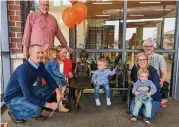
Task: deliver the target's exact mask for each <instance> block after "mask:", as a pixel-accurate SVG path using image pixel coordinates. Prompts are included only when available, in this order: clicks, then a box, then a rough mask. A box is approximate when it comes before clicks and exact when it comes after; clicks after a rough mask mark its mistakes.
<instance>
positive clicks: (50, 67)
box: [45, 60, 65, 86]
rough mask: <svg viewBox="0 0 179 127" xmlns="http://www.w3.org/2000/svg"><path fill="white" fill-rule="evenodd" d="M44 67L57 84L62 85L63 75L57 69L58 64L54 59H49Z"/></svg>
mask: <svg viewBox="0 0 179 127" xmlns="http://www.w3.org/2000/svg"><path fill="white" fill-rule="evenodd" d="M45 68H46V69H47V71H48V72H49V73H50V75H51V76H52V78H53V79H54V80H55V81H56V83H57V85H62V86H63V85H64V77H65V75H64V74H62V73H61V72H60V70H59V64H58V63H57V62H56V61H54V60H50V61H49V62H48V63H47V64H46V65H45Z"/></svg>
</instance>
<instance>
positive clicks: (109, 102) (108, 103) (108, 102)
mask: <svg viewBox="0 0 179 127" xmlns="http://www.w3.org/2000/svg"><path fill="white" fill-rule="evenodd" d="M106 101H107V105H108V106H109V105H111V100H110V98H106Z"/></svg>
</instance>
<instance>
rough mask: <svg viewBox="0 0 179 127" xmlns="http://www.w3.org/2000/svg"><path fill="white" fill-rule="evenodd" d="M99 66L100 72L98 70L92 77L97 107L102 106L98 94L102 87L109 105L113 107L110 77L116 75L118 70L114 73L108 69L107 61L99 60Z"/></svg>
mask: <svg viewBox="0 0 179 127" xmlns="http://www.w3.org/2000/svg"><path fill="white" fill-rule="evenodd" d="M97 64H98V70H96V71H95V72H94V73H93V76H92V82H93V83H94V84H95V91H94V97H95V101H96V105H97V106H100V105H101V103H100V100H99V94H98V92H99V89H100V87H101V86H102V87H103V88H104V89H105V93H106V101H107V105H111V100H110V88H109V81H108V76H109V75H110V76H112V75H114V74H116V69H114V70H113V71H111V70H109V69H106V66H107V61H106V59H99V60H97Z"/></svg>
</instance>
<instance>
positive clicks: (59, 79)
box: [44, 48, 69, 112]
mask: <svg viewBox="0 0 179 127" xmlns="http://www.w3.org/2000/svg"><path fill="white" fill-rule="evenodd" d="M57 53H58V51H57V50H56V49H55V48H49V49H47V50H46V51H45V53H44V63H46V64H45V68H46V70H47V71H48V72H49V73H50V75H51V76H52V78H53V79H54V80H55V81H56V83H57V85H58V86H59V88H60V90H61V92H62V87H65V85H66V83H65V80H66V78H65V75H64V74H62V73H61V72H60V69H59V68H60V67H59V64H58V62H56V61H55V59H56V57H57ZM62 94H63V93H62ZM61 109H63V112H68V111H69V109H67V108H65V107H64V106H63V104H62V102H60V104H59V111H61Z"/></svg>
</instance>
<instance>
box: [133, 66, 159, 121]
mask: <svg viewBox="0 0 179 127" xmlns="http://www.w3.org/2000/svg"><path fill="white" fill-rule="evenodd" d="M148 76H149V71H148V70H147V69H139V71H138V80H137V81H136V83H134V87H133V89H132V93H133V94H134V95H135V106H134V110H133V113H132V118H131V120H132V121H136V120H137V116H138V113H139V110H140V108H141V106H142V105H143V104H144V105H145V107H146V113H145V122H146V123H149V124H150V119H151V110H152V104H151V101H152V98H151V95H153V94H155V93H156V91H157V89H156V86H155V85H154V83H153V82H152V81H151V80H148ZM139 87H148V88H149V89H150V91H149V92H147V91H143V90H142V91H140V92H138V91H137V89H138V88H139Z"/></svg>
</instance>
